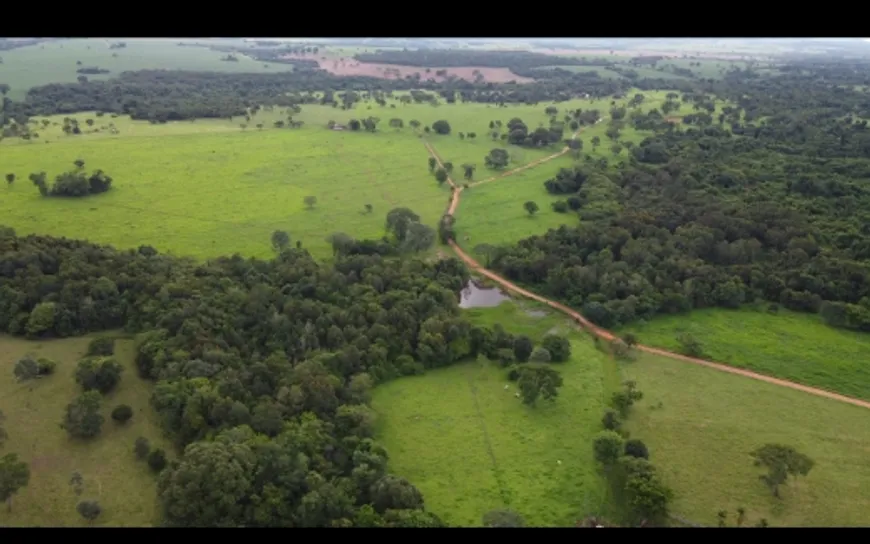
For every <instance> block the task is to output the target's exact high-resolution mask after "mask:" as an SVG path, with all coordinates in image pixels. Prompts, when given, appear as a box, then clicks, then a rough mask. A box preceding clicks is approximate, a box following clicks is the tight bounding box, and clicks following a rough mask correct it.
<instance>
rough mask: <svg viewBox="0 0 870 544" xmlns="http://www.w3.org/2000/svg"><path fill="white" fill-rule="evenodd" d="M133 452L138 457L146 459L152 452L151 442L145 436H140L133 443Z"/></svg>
mask: <svg viewBox="0 0 870 544" xmlns="http://www.w3.org/2000/svg"><path fill="white" fill-rule="evenodd" d="M133 453H135V454H136V457H137V458H138V459H140V460H144V459H145V458H146V457H148V454H149V453H151V443H150V442H148V439H147V438H145V437H144V436H140V437H139V438H137V439H136V442H135V443H134V444H133Z"/></svg>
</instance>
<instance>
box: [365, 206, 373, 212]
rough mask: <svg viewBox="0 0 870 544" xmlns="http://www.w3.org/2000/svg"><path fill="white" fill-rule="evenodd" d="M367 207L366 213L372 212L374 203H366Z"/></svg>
mask: <svg viewBox="0 0 870 544" xmlns="http://www.w3.org/2000/svg"><path fill="white" fill-rule="evenodd" d="M365 208H366V213H372V205H371V204H366V205H365Z"/></svg>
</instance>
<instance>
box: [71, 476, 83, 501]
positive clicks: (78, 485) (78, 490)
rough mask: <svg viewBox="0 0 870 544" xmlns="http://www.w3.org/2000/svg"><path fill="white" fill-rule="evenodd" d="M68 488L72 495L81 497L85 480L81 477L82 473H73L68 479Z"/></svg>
mask: <svg viewBox="0 0 870 544" xmlns="http://www.w3.org/2000/svg"><path fill="white" fill-rule="evenodd" d="M69 486H70V487H71V488H72V490H73V493H75V494H76V495H77V496H78V495H81V494H82V492H84V490H85V479H84V478H83V477H82V473H81V472H79V471H75V472H73V473H72V475H71V476H70V478H69Z"/></svg>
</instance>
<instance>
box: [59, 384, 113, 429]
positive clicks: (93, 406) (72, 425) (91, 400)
mask: <svg viewBox="0 0 870 544" xmlns="http://www.w3.org/2000/svg"><path fill="white" fill-rule="evenodd" d="M101 401H102V396H100V393H99V392H97V391H88V392H87V393H83V394H82V395H80V396H79V397H78V398H77V399H75V400H74V401H73V402H72V403H70V404H68V405H67V407H66V415H65V417H64V420H63V422H62V423H61V428H62V429H65V430H66V432H67V433H69V435H70V436H72V437H74V438H92V437H94V436H97V435H98V434H100V428H101V427H102V426H103V416H102V415H100V402H101Z"/></svg>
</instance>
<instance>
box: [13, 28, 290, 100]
mask: <svg viewBox="0 0 870 544" xmlns="http://www.w3.org/2000/svg"><path fill="white" fill-rule="evenodd" d="M117 41H124V42H126V43H127V47H125V48H123V49H109V45H110V44H112V43H115V42H117ZM186 41H190V40H186ZM177 43H178V40H168V39H126V38H124V39H116V38H109V39H102V38H78V39H70V40H58V41H54V42H47V43H41V44H37V45H33V46H29V47H21V48H18V49H12V50H9V51H2V52H0V57H2V58H3V63H2V64H0V82H3V83H8V84H9V85H10V86H11V87H12V89H11V91H10V92H9V98H12V99H13V100H21V99H22V98H23V97H24V95H25V94H26V93H27V90H28V89H30V88H31V87H37V86H39V85H47V84H49V83H64V82H75V81H76V78H77V77H78V76H79V75H80V74H78V73H76V70H78V69H79V68H83V67H93V66H96V67H99V68H103V69H105V70H110V73H108V74H93V75H92V74H87V78H88V79H91V80H101V79H108V78H111V77H117V76H118V75H119V74H120V73H121V72H124V71H132V70H154V69H166V70H208V71H212V72H246V73H247V72H254V73H255V72H266V73H268V72H279V71H289V70H292V69H293V66H292V65H289V64H276V63H269V64H268V68H267V67H266V66H264V63H262V62H259V61H256V60H253V59H251V58H250V57H246V56H243V55H236V56H237V57H238V59H239V61H238V62H225V61H222V60H220V59H221V57H224V56H226V53H221V52H219V51H212V50H210V49H208V48H205V47H180V46H178V45H177ZM113 54H116V55H117V56H116V57H115V56H112V55H113ZM77 61H81V63H82V64H81V66H79V65H77V64H76V62H77Z"/></svg>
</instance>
